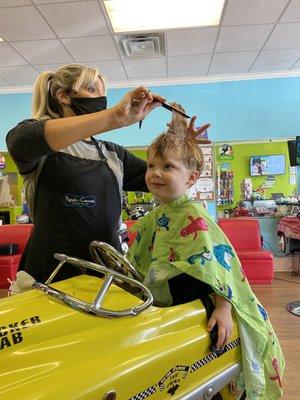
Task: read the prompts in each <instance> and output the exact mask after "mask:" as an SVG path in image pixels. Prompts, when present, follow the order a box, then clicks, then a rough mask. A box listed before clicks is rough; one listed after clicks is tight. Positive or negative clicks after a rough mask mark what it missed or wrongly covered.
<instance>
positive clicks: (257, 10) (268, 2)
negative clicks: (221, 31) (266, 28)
mask: <svg viewBox="0 0 300 400" xmlns="http://www.w3.org/2000/svg"><path fill="white" fill-rule="evenodd" d="M287 3H288V0H255V1H254V0H250V1H249V0H229V4H228V7H227V9H226V13H225V18H224V21H223V25H224V26H225V25H244V24H268V23H275V22H276V21H277V19H278V18H279V17H280V15H281V13H282V11H283V10H284V7H285V6H286V4H287Z"/></svg>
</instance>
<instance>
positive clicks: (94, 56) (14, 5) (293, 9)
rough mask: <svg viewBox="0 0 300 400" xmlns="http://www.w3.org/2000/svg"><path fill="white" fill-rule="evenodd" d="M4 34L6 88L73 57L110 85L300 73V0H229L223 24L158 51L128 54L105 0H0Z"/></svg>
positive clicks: (2, 84) (177, 38)
mask: <svg viewBox="0 0 300 400" xmlns="http://www.w3.org/2000/svg"><path fill="white" fill-rule="evenodd" d="M124 1H126V0H124ZM150 1H151V0H150ZM161 1H164V0H161ZM174 1H175V0H174ZM199 1H200V0H199ZM183 3H184V0H183ZM157 12H158V13H159V9H158V10H157ZM170 18H172V10H170ZM0 36H1V37H2V38H3V39H4V42H0V92H2V93H3V92H11V91H18V90H26V89H28V90H30V89H31V88H32V85H33V83H34V81H35V79H36V78H37V76H38V74H39V73H40V72H42V71H45V70H52V71H53V70H55V69H57V68H58V67H59V66H60V65H61V64H65V63H73V62H80V63H85V64H88V65H91V66H96V67H98V68H99V69H100V70H101V72H102V73H103V74H104V75H106V76H107V77H108V79H109V86H110V87H118V86H119V87H120V86H134V85H135V84H137V83H140V82H142V83H144V84H148V85H149V84H150V83H152V84H157V85H159V84H170V83H184V82H202V81H209V80H226V79H251V78H253V77H266V76H268V77H270V76H276V75H277V76H293V75H296V76H298V75H299V76H300V0H226V2H225V6H224V10H223V14H222V18H221V23H220V26H218V27H205V28H196V29H178V30H169V31H166V32H165V55H163V56H162V55H161V56H156V57H144V58H131V59H125V58H122V56H121V52H120V49H119V48H118V45H117V40H116V37H115V36H114V35H113V32H112V29H111V26H110V24H109V21H108V19H107V17H106V15H105V13H104V7H103V4H102V1H101V0H77V1H76V0H0Z"/></svg>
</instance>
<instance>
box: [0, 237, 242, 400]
mask: <svg viewBox="0 0 300 400" xmlns="http://www.w3.org/2000/svg"><path fill="white" fill-rule="evenodd" d="M91 249H92V254H93V256H94V260H95V262H88V261H85V260H79V259H75V258H72V257H68V256H65V255H55V257H56V258H57V259H58V260H59V261H60V263H59V265H58V267H57V268H56V270H55V271H54V272H53V274H52V275H51V277H50V278H49V279H48V281H47V282H46V283H45V284H42V283H38V282H34V283H33V285H32V288H31V289H30V290H26V291H25V292H24V293H22V294H20V295H17V296H12V297H8V298H5V299H2V300H1V301H0V315H1V323H0V351H1V353H0V355H1V363H0V399H1V400H2V399H3V400H4V399H5V400H15V399H19V400H38V399H39V400H143V399H147V400H148V399H149V400H166V399H176V400H178V399H181V400H196V399H197V400H199V399H205V400H209V399H223V400H230V399H231V400H234V399H238V398H240V396H241V394H239V395H237V394H232V393H230V391H229V389H228V384H229V382H230V381H232V379H234V378H235V377H236V376H238V375H239V374H240V372H241V350H240V340H239V335H238V330H237V327H236V325H235V327H234V331H233V334H232V337H231V339H230V342H229V343H228V344H227V345H226V347H225V348H224V350H223V352H222V354H221V355H220V354H217V353H216V352H212V351H211V350H210V344H211V343H210V336H209V333H208V332H207V330H206V324H207V316H206V310H205V308H204V307H203V305H202V303H201V302H200V301H199V300H195V301H192V302H189V303H187V304H181V305H177V306H172V307H166V308H159V307H155V306H153V305H152V303H153V298H152V295H151V293H150V292H149V290H148V289H147V288H146V287H145V286H144V285H143V284H142V283H141V282H139V281H138V278H139V276H138V274H137V273H135V272H134V271H132V270H131V268H132V267H131V265H130V264H129V263H128V261H127V260H126V259H125V258H124V257H123V256H121V255H120V254H119V253H118V252H117V251H116V250H114V249H113V248H112V247H110V246H109V245H107V244H104V243H99V242H93V243H92V245H91ZM64 264H70V265H72V266H73V267H74V266H76V267H79V268H81V269H91V270H93V271H96V272H97V273H98V274H99V273H100V274H101V276H102V277H101V278H100V277H99V276H92V275H86V274H83V275H79V276H75V277H73V278H70V279H66V280H64V281H60V282H55V283H51V282H52V280H53V278H55V275H56V274H57V272H58V271H59V270H60V268H62V267H63V265H64ZM103 264H105V265H103ZM70 265H68V267H69V268H70ZM65 267H66V266H64V268H65ZM112 268H113V269H117V271H115V270H113V269H112ZM120 268H121V270H122V272H120ZM128 269H129V270H130V271H131V274H132V276H134V277H135V278H136V279H134V278H130V277H128V276H125V275H124V273H123V270H127V271H128Z"/></svg>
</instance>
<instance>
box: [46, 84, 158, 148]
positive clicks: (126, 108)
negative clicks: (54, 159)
mask: <svg viewBox="0 0 300 400" xmlns="http://www.w3.org/2000/svg"><path fill="white" fill-rule="evenodd" d="M134 99H139V101H138V105H137V106H135V107H132V105H131V102H132V100H134ZM155 99H159V100H160V101H164V98H162V97H161V96H159V95H156V94H153V93H151V92H149V91H147V89H146V88H144V87H142V86H141V87H139V88H137V89H135V90H133V91H131V92H128V93H126V94H125V96H124V97H123V99H122V100H121V101H120V102H119V103H118V104H117V105H116V106H114V107H112V108H110V109H107V110H103V111H99V112H97V113H92V114H86V115H80V116H74V117H67V118H59V119H52V120H48V121H47V122H46V124H45V139H46V141H47V143H48V145H49V147H50V148H51V149H52V150H54V151H58V150H60V149H63V148H65V147H67V146H69V145H71V144H73V143H76V142H78V141H80V140H83V139H86V138H88V137H90V136H92V135H95V134H99V133H104V132H108V131H111V130H113V129H118V128H122V127H124V126H128V125H132V124H134V123H136V122H138V121H140V120H142V119H144V118H145V117H146V116H147V115H148V114H149V112H150V111H152V110H153V109H154V108H155V107H159V106H160V105H161V104H160V103H159V102H156V101H155Z"/></svg>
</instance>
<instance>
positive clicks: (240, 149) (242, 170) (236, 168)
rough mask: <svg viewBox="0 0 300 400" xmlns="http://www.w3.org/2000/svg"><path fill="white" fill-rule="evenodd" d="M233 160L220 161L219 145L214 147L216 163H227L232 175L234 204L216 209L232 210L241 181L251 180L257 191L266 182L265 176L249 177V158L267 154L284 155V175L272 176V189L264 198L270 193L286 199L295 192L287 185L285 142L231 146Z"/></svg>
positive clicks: (288, 165)
mask: <svg viewBox="0 0 300 400" xmlns="http://www.w3.org/2000/svg"><path fill="white" fill-rule="evenodd" d="M230 145H231V146H232V149H233V159H232V160H230V159H227V160H220V159H219V157H218V154H219V148H220V147H221V145H217V146H215V152H216V158H215V159H216V163H217V164H223V163H229V164H230V169H231V170H232V171H233V173H234V202H233V204H232V205H226V206H218V209H220V210H223V209H224V208H233V207H234V206H236V204H237V202H238V201H239V200H241V189H240V185H241V182H242V180H243V179H245V178H251V180H252V184H253V190H255V189H257V188H258V187H259V186H260V185H262V183H263V182H264V181H265V180H266V178H267V177H266V176H252V177H251V176H250V160H249V159H250V157H251V156H259V155H262V156H263V155H268V154H284V155H285V165H286V168H285V175H274V177H275V184H274V186H273V187H271V188H268V189H266V192H265V195H264V198H266V199H268V198H270V197H271V193H283V194H284V195H285V196H286V197H287V196H291V195H292V194H293V192H294V190H295V185H291V184H290V183H289V179H290V164H289V154H288V147H287V142H266V143H260V142H258V143H245V144H232V143H230Z"/></svg>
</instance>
